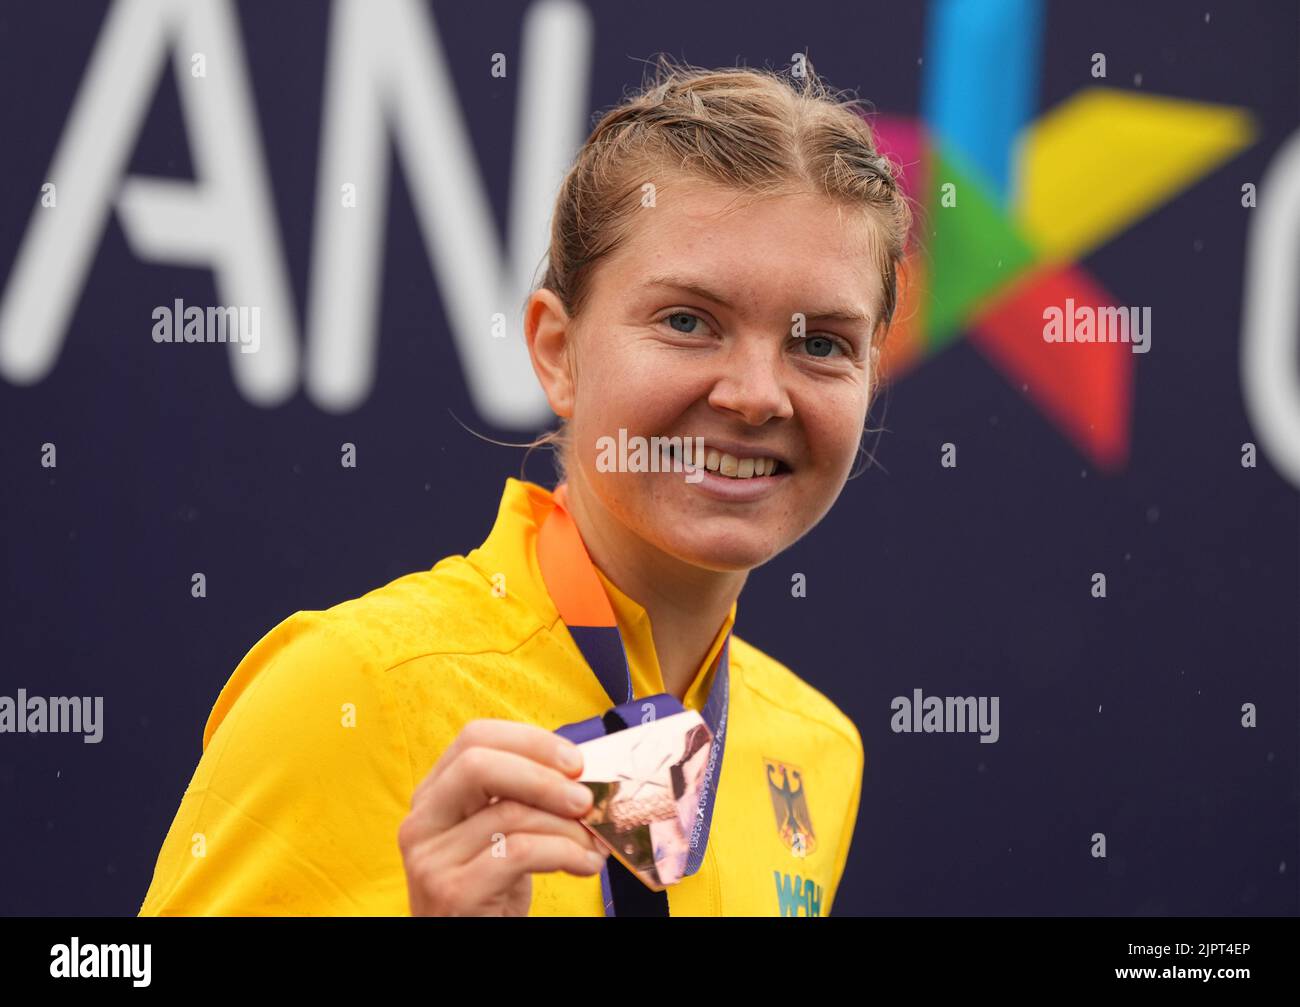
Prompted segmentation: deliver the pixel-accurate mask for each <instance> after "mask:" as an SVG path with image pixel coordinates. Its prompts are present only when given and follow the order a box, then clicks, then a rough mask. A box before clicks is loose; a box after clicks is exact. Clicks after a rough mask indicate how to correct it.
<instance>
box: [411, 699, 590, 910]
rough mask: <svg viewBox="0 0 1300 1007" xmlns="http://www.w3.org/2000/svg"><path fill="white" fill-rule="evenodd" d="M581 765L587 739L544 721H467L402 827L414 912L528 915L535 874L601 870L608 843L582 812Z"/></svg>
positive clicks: (585, 794)
mask: <svg viewBox="0 0 1300 1007" xmlns="http://www.w3.org/2000/svg"><path fill="white" fill-rule="evenodd" d="M566 759H567V760H568V761H567V762H566ZM581 771H582V753H581V751H579V749H578V747H577V746H576V745H574V744H572V743H571V742H569V741H566V740H565V739H564V738H561V737H560V736H559V735H557V734H553V733H552V732H550V731H547V730H545V729H543V728H540V727H536V726H534V725H532V724H523V723H518V722H516V721H511V720H472V721H470V722H469V723H468V724H466V725H465V727H464V729H463V730H462V731H461V732H460V734H458V735H457V736H456V738H455V740H454V741H452V743H451V744H450V745H448V746H447V750H446V751H445V752H443V753H442V757H441V758H440V759H438V762H437V763H436V764H435V765H434V767H433V768H432V769H431V770H429V774H428V775H427V776H426V777H425V778H424V779H423V780H422V781H421V782H420V785H419V786H418V787H416V788H415V793H414V794H413V795H412V797H411V812H410V814H409V815H407V816H406V818H405V819H403V821H402V826H401V828H400V829H399V830H398V833H397V843H398V846H399V847H401V850H402V863H403V866H404V868H405V870H406V888H407V894H408V896H409V898H410V904H411V915H412V916H527V915H528V906H529V902H530V901H531V899H532V887H533V886H532V877H531V875H532V874H533V873H546V872H549V871H567V872H568V873H570V874H577V875H583V876H586V875H591V874H595V873H597V872H598V871H599V870H600V869H601V867H602V865H603V864H604V863H605V856H606V855H607V852H608V851H607V850H605V848H604V847H603V846H600V845H599V844H598V843H597V842H596V840H595V839H594V837H593V836H592V835H591V833H590V832H588V831H587V829H586V828H585V827H584V826H583V825H582V824H581V823H580V822H579V821H578V819H579V818H581V817H582V816H583V815H584V814H585V813H586V812H587V811H588V809H590V807H591V801H592V797H591V791H590V790H589V789H588V788H587V787H586V786H584V785H583V784H581V783H578V782H576V780H575V777H577V776H578V775H579V774H580V773H581Z"/></svg>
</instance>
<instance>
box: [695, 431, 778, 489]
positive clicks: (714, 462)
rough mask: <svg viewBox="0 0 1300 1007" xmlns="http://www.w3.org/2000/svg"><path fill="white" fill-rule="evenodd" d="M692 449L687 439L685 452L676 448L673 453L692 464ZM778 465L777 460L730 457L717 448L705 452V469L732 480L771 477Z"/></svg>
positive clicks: (708, 448) (707, 448) (706, 449)
mask: <svg viewBox="0 0 1300 1007" xmlns="http://www.w3.org/2000/svg"><path fill="white" fill-rule="evenodd" d="M692 447H693V442H692V441H690V440H689V439H686V440H685V450H684V451H683V452H679V451H677V449H676V448H674V449H673V451H672V453H673V454H674V455H676V456H677V457H679V458H682V459H683V460H684V461H685V463H686V464H692V463H693V462H692V458H691V455H692ZM696 464H698V463H696ZM777 464H778V462H777V460H776V459H775V458H737V457H736V456H735V455H729V454H727V453H726V452H724V451H718V450H717V449H716V448H710V447H706V448H705V451H704V467H705V468H706V469H708V470H709V471H710V472H716V473H718V474H719V475H723V476H728V477H729V478H731V479H751V478H754V477H756V476H770V475H771V474H772V473H773V472H775V471H776V467H777Z"/></svg>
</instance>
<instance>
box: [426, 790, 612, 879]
mask: <svg viewBox="0 0 1300 1007" xmlns="http://www.w3.org/2000/svg"><path fill="white" fill-rule="evenodd" d="M520 833H531V834H535V835H553V836H562V837H565V838H567V839H569V840H570V841H572V842H574V843H577V844H578V845H579V846H582V847H583V848H584V849H588V850H593V851H595V852H597V853H600V854H601V855H602V857H603V856H604V854H605V853H606V852H607V850H606V847H604V846H602V845H601V844H600V843H598V842H597V841H596V838H595V837H594V836H593V835H592V834H591V832H590V830H588V829H587V828H585V827H584V826H583V825H582V824H581V823H580V822H578V821H577V820H576V819H573V818H562V817H560V816H559V815H553V814H551V813H549V812H546V811H542V810H541V809H540V808H534V807H530V806H529V805H527V804H523V803H520V802H519V801H499V802H497V803H496V804H492V805H489V806H488V807H486V808H484V809H483V810H482V811H480V812H478V813H477V814H475V815H472V816H470V817H469V818H467V819H465V821H463V822H461V823H459V824H458V825H456V826H454V827H452V828H450V829H448V830H447V831H446V832H443V833H440V834H438V835H436V836H434V837H432V838H431V839H430V840H428V844H427V845H428V848H430V849H431V848H432V847H434V846H436V847H437V850H438V856H439V857H440V858H442V859H444V860H446V861H447V862H450V863H453V864H466V863H468V862H469V861H471V860H473V859H474V858H475V857H477V856H478V855H479V854H480V853H482V852H483V851H484V850H485V849H491V851H492V855H493V856H494V857H495V856H504V855H508V853H507V852H506V851H508V849H509V847H510V843H511V841H512V840H513V838H514V836H515V835H517V834H520ZM424 852H425V848H424V847H420V846H417V847H416V848H415V849H414V850H413V853H414V854H415V855H417V856H418V855H421V854H422V853H424Z"/></svg>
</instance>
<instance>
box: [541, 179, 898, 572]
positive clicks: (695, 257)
mask: <svg viewBox="0 0 1300 1007" xmlns="http://www.w3.org/2000/svg"><path fill="white" fill-rule="evenodd" d="M656 202H657V205H656V206H654V207H643V208H639V209H638V210H637V211H636V213H637V214H638V215H637V216H635V217H634V218H633V220H632V227H631V230H630V232H629V234H628V238H627V240H626V241H625V242H624V244H623V245H621V246H620V247H619V248H618V249H617V250H616V251H615V252H613V253H612V254H611V255H609V256H608V257H606V258H604V259H602V260H600V262H599V263H598V264H597V265H596V266H595V268H594V270H593V273H592V275H591V277H590V282H591V286H590V289H589V292H588V296H587V300H586V303H585V304H584V305H583V308H582V311H581V314H580V316H579V317H578V318H576V319H567V316H565V315H564V314H563V308H562V307H558V300H557V299H556V298H555V297H554V294H552V293H551V292H550V291H546V290H543V291H539V292H537V293H535V294H534V295H533V300H531V301H530V304H529V309H528V312H527V316H528V328H529V329H530V330H531V332H530V345H531V343H532V341H533V340H532V338H531V334H532V333H535V332H536V331H538V325H539V322H538V319H539V318H540V317H541V316H542V315H547V316H548V317H549V318H551V319H552V321H551V322H550V323H548V324H549V325H550V326H551V329H552V331H555V330H556V329H559V328H563V329H565V330H566V331H567V338H568V340H569V341H570V343H571V345H569V346H568V347H567V351H568V352H569V353H572V354H575V355H576V364H575V371H574V373H576V380H573V381H571V380H570V379H569V377H568V375H567V373H566V369H564V368H561V367H549V368H548V367H547V366H546V364H545V363H540V364H539V362H538V359H537V358H538V351H537V350H534V362H535V365H536V366H537V370H538V375H539V377H540V378H541V379H542V382H543V385H544V386H545V388H546V391H547V395H548V398H549V399H550V402H551V406H552V408H553V409H555V411H556V412H557V413H558V414H559V415H561V416H564V417H567V418H568V419H569V427H570V436H571V439H572V445H573V452H572V454H571V455H569V456H568V457H567V459H566V462H567V472H568V481H569V483H570V484H571V485H572V486H573V491H574V492H578V491H581V492H583V493H584V494H586V495H587V496H588V497H589V498H590V497H594V498H595V500H597V501H598V502H599V503H600V504H601V505H603V509H604V510H605V511H607V512H608V514H610V515H612V516H613V517H614V518H616V519H617V521H618V522H619V523H621V525H622V526H623V527H624V528H626V529H627V530H628V531H630V532H631V533H633V534H635V535H636V536H638V537H639V538H640V539H642V540H643V541H644V542H645V543H647V544H649V545H651V546H654V547H655V548H657V549H658V550H660V551H662V552H663V553H666V554H667V555H669V556H673V557H676V558H677V559H678V560H681V561H683V562H686V563H689V564H691V565H693V566H697V567H702V568H705V569H710V570H728V571H735V570H749V569H752V568H754V567H756V566H759V565H761V564H762V563H764V562H766V561H767V560H768V559H771V558H772V557H773V556H775V555H777V554H778V553H780V552H781V551H783V550H784V549H786V548H788V547H789V546H790V545H792V544H793V543H794V542H796V541H797V540H798V539H799V538H801V537H802V536H803V535H804V534H805V533H806V532H807V531H808V530H809V529H811V528H812V527H813V526H814V525H816V524H817V523H818V521H820V520H821V518H822V517H823V516H824V515H825V514H826V512H827V511H828V510H829V509H830V507H831V505H832V504H833V503H834V502H835V500H836V498H837V497H838V496H839V494H840V491H841V490H842V489H843V487H844V483H845V480H846V479H847V477H848V474H849V472H850V470H851V469H852V466H853V462H854V460H855V459H856V457H857V451H858V447H859V444H860V439H861V436H862V432H863V426H864V423H865V421H866V413H867V407H868V404H869V401H870V393H871V388H870V377H871V367H870V355H871V346H870V336H871V332H872V324H873V322H874V320H875V319H876V318H877V317H878V316H879V312H880V310H881V279H880V275H879V271H878V269H877V268H876V267H875V265H874V260H873V256H872V244H871V242H872V236H871V230H870V224H869V222H868V221H867V220H866V219H865V217H864V216H863V214H861V213H855V212H851V211H849V210H847V209H841V208H840V207H839V206H838V204H836V203H834V202H832V201H830V200H829V199H827V198H826V197H823V196H818V195H813V194H806V193H798V194H787V195H780V196H773V197H767V198H763V199H758V200H746V199H745V198H744V197H743V196H739V195H738V194H737V192H736V191H735V190H732V189H727V188H723V187H720V186H716V185H711V184H707V183H701V182H692V183H689V184H687V183H682V184H678V185H673V186H671V187H665V186H660V188H659V191H658V193H657V197H656ZM538 298H542V299H543V302H544V304H543V306H542V307H539V306H537V305H536V304H535V302H536V301H537V299H538ZM543 307H544V309H545V310H543ZM796 313H802V316H803V317H804V318H805V319H806V322H805V323H804V334H802V335H799V334H797V333H796V331H795V321H794V318H795V315H796ZM854 316H858V317H856V318H855V317H854ZM542 328H545V326H542ZM620 428H622V429H624V430H626V431H627V437H628V438H629V439H630V438H632V437H633V436H641V437H644V438H645V439H646V440H647V441H648V440H649V439H650V438H651V437H673V436H677V437H684V438H695V437H702V438H704V441H705V444H706V445H710V444H719V445H720V446H722V445H734V446H736V447H739V448H741V449H742V450H738V451H732V452H731V453H732V454H735V455H737V456H739V457H744V456H746V455H751V456H769V457H775V458H779V459H781V460H782V461H783V466H782V468H779V469H778V470H777V472H776V474H775V476H773V477H769V478H767V479H762V480H760V481H758V482H755V483H754V484H749V485H746V484H745V483H744V481H742V480H731V479H728V478H727V477H726V476H724V475H714V474H710V475H708V476H706V477H705V479H704V480H703V481H699V482H693V481H690V480H689V479H688V478H687V476H686V475H685V474H684V473H682V472H680V471H679V472H623V471H602V470H601V468H602V466H600V465H599V464H598V457H599V455H600V451H599V443H600V439H601V438H603V437H609V438H614V439H615V440H617V439H618V436H619V430H620ZM745 449H747V450H745ZM741 470H742V472H743V471H744V467H743V466H742V469H741ZM723 471H724V472H725V471H727V467H726V465H725V464H724V468H723ZM579 481H581V483H583V484H584V485H582V486H581V487H578V486H577V485H576V484H577V483H578V482H579ZM760 487H765V488H762V490H761V492H760V491H759V490H760ZM742 495H744V496H747V497H748V498H747V499H740V498H739V497H741V496H742Z"/></svg>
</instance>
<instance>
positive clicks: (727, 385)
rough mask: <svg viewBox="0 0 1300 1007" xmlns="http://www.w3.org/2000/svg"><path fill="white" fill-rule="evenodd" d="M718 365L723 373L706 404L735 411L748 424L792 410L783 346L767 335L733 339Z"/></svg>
mask: <svg viewBox="0 0 1300 1007" xmlns="http://www.w3.org/2000/svg"><path fill="white" fill-rule="evenodd" d="M719 366H720V367H721V368H722V373H721V374H719V375H718V379H717V381H716V382H715V383H714V385H713V390H712V391H711V392H710V393H709V404H710V405H712V406H713V407H714V408H715V409H726V410H730V411H731V412H734V413H738V414H739V415H740V416H742V417H743V418H744V420H745V422H746V423H748V424H750V425H751V426H759V425H761V424H763V423H766V422H767V421H768V420H769V419H771V418H772V417H773V416H779V417H782V418H786V417H789V416H790V415H791V414H792V413H793V409H792V408H791V405H790V396H789V393H788V392H787V389H786V385H785V382H786V374H785V362H784V360H783V358H782V350H781V348H780V347H773V346H772V344H771V342H770V341H769V340H768V339H758V338H754V339H746V338H741V339H737V340H735V341H734V342H733V343H732V350H731V352H730V353H728V354H726V355H725V356H724V357H723V358H722V359H721V361H720V363H719Z"/></svg>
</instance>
